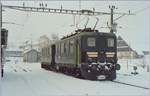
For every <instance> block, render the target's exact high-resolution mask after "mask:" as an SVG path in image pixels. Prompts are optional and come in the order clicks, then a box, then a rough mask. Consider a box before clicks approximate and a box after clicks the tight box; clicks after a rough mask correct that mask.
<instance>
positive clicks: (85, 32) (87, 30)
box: [55, 28, 116, 43]
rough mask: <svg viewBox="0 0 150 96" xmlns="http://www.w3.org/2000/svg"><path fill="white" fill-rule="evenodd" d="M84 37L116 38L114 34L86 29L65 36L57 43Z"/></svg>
mask: <svg viewBox="0 0 150 96" xmlns="http://www.w3.org/2000/svg"><path fill="white" fill-rule="evenodd" d="M84 35H91V36H92V35H100V36H110V37H114V36H116V35H115V34H114V33H106V32H99V31H98V30H91V28H87V29H78V30H76V31H75V33H74V34H71V35H67V36H65V37H63V38H61V39H60V40H58V41H57V42H60V41H64V40H67V39H71V38H75V37H78V36H84ZM55 43H56V42H55Z"/></svg>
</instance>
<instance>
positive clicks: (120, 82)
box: [112, 81, 150, 90]
mask: <svg viewBox="0 0 150 96" xmlns="http://www.w3.org/2000/svg"><path fill="white" fill-rule="evenodd" d="M112 82H113V83H118V84H123V85H128V86H132V87H137V88H142V89H147V90H150V88H147V87H143V86H138V85H133V84H129V83H124V82H120V81H112Z"/></svg>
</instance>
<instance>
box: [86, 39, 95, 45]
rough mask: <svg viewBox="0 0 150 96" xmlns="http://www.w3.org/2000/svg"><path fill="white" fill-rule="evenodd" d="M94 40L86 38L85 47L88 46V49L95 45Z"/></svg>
mask: <svg viewBox="0 0 150 96" xmlns="http://www.w3.org/2000/svg"><path fill="white" fill-rule="evenodd" d="M95 41H96V40H95V38H93V37H89V38H87V45H88V46H89V47H94V46H95V45H96V44H95V43H96V42H95Z"/></svg>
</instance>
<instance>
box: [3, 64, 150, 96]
mask: <svg viewBox="0 0 150 96" xmlns="http://www.w3.org/2000/svg"><path fill="white" fill-rule="evenodd" d="M120 72H121V71H120ZM140 75H141V76H143V77H144V78H143V79H145V81H148V78H146V75H142V74H139V76H140ZM139 76H138V75H137V76H132V75H131V76H128V75H127V76H124V73H120V74H119V75H118V78H117V80H122V81H128V83H133V82H136V83H138V84H141V82H143V81H140V80H143V79H140V80H137V78H139ZM138 81H139V82H138ZM147 87H148V86H147ZM1 88H2V90H1V91H2V93H1V95H2V96H104V95H105V96H116V95H117V96H148V95H149V94H150V90H146V89H141V88H136V87H132V86H128V85H122V84H117V83H113V82H111V81H90V80H83V79H78V78H74V77H72V76H67V75H64V74H61V73H56V72H52V71H47V70H44V69H41V68H40V63H22V62H19V63H17V64H6V65H5V76H4V78H3V79H2V86H1Z"/></svg>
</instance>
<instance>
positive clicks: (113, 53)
mask: <svg viewBox="0 0 150 96" xmlns="http://www.w3.org/2000/svg"><path fill="white" fill-rule="evenodd" d="M114 55H115V52H106V57H114Z"/></svg>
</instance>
